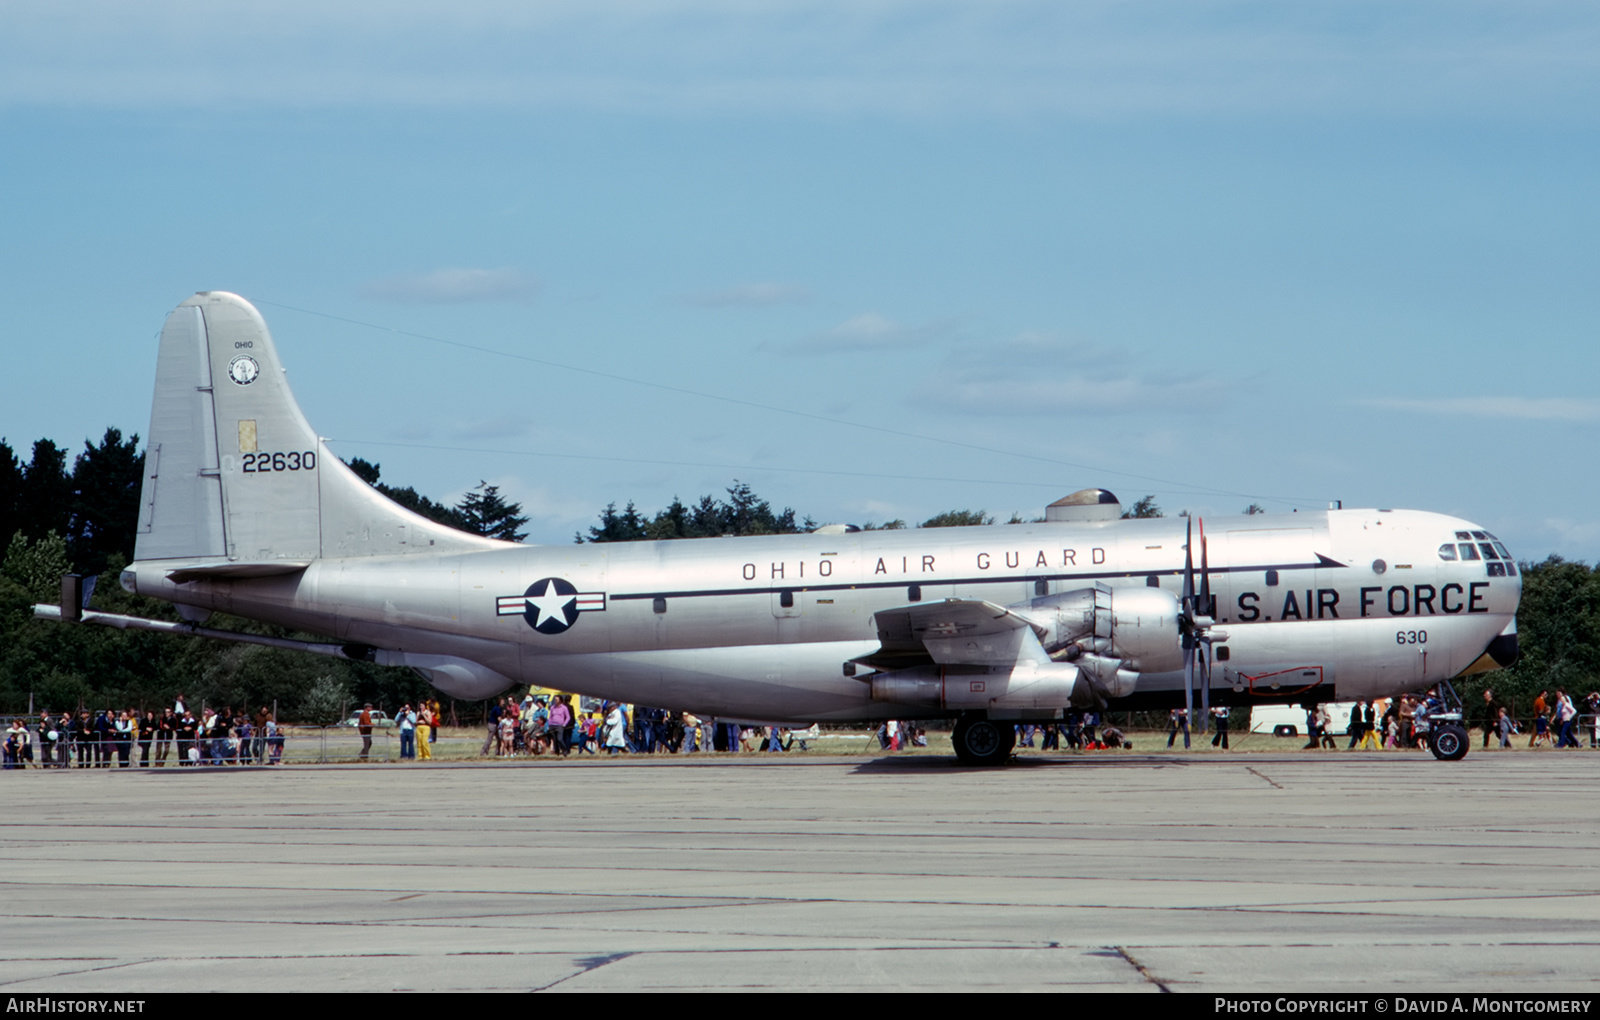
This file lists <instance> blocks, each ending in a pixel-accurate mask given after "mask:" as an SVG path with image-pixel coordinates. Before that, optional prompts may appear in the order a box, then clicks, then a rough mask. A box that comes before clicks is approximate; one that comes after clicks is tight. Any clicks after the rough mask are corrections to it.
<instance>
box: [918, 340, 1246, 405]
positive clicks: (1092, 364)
mask: <svg viewBox="0 0 1600 1020" xmlns="http://www.w3.org/2000/svg"><path fill="white" fill-rule="evenodd" d="M1225 396H1226V390H1225V387H1224V386H1223V384H1222V383H1221V382H1220V381H1218V380H1216V379H1213V378H1211V377H1210V376H1206V375H1202V374H1199V373H1197V372H1194V371H1191V370H1188V369H1183V368H1180V369H1176V370H1175V369H1173V368H1170V367H1162V368H1159V369H1155V370H1143V369H1142V368H1141V366H1140V359H1139V358H1138V357H1137V356H1135V355H1133V354H1131V353H1130V352H1127V351H1122V350H1117V349H1115V348H1110V347H1106V346H1104V345H1101V344H1095V343H1092V342H1089V341H1084V340H1073V339H1063V338H1056V337H1052V336H1050V335H1049V334H1044V333H1032V332H1030V333H1022V334H1020V335H1018V336H1016V337H1013V338H1011V339H1009V340H1004V341H1001V342H998V343H989V344H981V345H974V344H961V345H958V346H957V347H956V348H955V349H953V350H952V351H951V352H950V353H949V354H948V355H947V356H946V357H945V359H944V360H943V361H942V362H941V363H940V364H939V366H938V367H936V368H935V369H934V371H933V372H932V373H930V374H929V376H928V378H927V379H926V380H925V381H924V382H923V383H921V384H919V385H918V386H917V387H916V388H915V390H914V393H913V396H912V397H911V398H910V399H911V400H913V401H914V402H915V403H917V404H918V405H919V406H936V407H941V408H946V409H949V410H952V411H963V412H966V413H968V414H982V415H1030V414H1056V415H1059V414H1084V413H1092V414H1100V415H1106V414H1121V413H1164V412H1168V411H1191V412H1192V411H1201V410H1205V409H1206V408H1209V407H1215V406H1217V404H1218V403H1219V402H1221V401H1222V400H1223V399H1224V398H1225Z"/></svg>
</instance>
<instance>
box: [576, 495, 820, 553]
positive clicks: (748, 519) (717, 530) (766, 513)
mask: <svg viewBox="0 0 1600 1020" xmlns="http://www.w3.org/2000/svg"><path fill="white" fill-rule="evenodd" d="M727 493H728V498H727V499H725V500H720V499H717V498H715V497H713V496H710V495H705V496H701V497H700V499H699V501H698V502H696V503H695V504H694V505H693V506H687V505H685V504H684V502H683V501H682V500H681V499H679V498H678V497H677V496H674V497H672V502H671V503H670V504H668V505H667V506H666V507H665V508H664V509H662V510H659V511H657V512H656V513H655V514H654V515H653V516H648V517H647V516H646V515H644V514H642V513H640V512H639V509H638V507H636V506H635V505H634V504H633V503H632V502H631V501H630V502H629V503H628V505H627V507H626V508H625V509H624V510H622V511H621V512H620V513H619V512H618V511H617V504H616V503H608V504H606V508H605V509H604V510H602V511H600V523H599V524H598V525H591V526H590V528H589V537H588V539H587V541H590V542H637V541H640V540H644V539H670V538H715V537H717V536H719V535H792V534H798V533H800V532H803V531H810V530H812V529H813V528H815V527H816V523H815V522H814V521H812V520H811V518H810V517H807V518H805V519H804V520H796V514H795V512H794V510H793V509H791V508H789V507H784V508H783V509H782V510H781V511H774V510H773V509H772V504H771V503H769V502H768V501H767V500H764V499H762V498H761V497H760V496H758V495H756V493H755V491H754V490H753V489H752V488H751V487H750V486H749V485H748V484H746V483H744V482H740V481H738V480H735V481H734V483H733V485H732V486H730V487H729V488H728V489H727ZM574 537H575V538H576V540H577V541H578V542H583V541H585V539H584V536H583V535H582V534H581V533H580V534H578V535H576V536H574Z"/></svg>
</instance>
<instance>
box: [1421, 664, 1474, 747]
mask: <svg viewBox="0 0 1600 1020" xmlns="http://www.w3.org/2000/svg"><path fill="white" fill-rule="evenodd" d="M1437 691H1438V693H1437V694H1435V695H1433V696H1431V697H1429V698H1428V700H1427V701H1425V702H1423V704H1422V708H1421V709H1419V710H1418V711H1417V714H1416V716H1415V722H1416V724H1417V729H1418V730H1419V731H1421V730H1424V728H1425V731H1426V733H1427V737H1428V750H1430V751H1432V752H1433V756H1434V757H1435V758H1437V759H1439V760H1440V761H1460V760H1461V759H1462V758H1465V757H1466V756H1467V748H1468V747H1470V746H1471V741H1469V740H1468V739H1467V727H1466V722H1465V720H1466V710H1465V709H1464V708H1463V707H1462V704H1461V696H1460V695H1458V694H1457V693H1456V689H1455V688H1454V687H1452V686H1450V681H1448V680H1441V681H1439V686H1438V688H1437Z"/></svg>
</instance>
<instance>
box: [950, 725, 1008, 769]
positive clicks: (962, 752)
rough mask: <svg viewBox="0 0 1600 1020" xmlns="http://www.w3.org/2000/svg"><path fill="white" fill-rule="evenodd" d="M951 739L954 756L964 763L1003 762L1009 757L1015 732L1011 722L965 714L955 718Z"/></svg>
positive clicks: (973, 764) (976, 765)
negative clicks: (957, 718)
mask: <svg viewBox="0 0 1600 1020" xmlns="http://www.w3.org/2000/svg"><path fill="white" fill-rule="evenodd" d="M950 742H951V743H952V744H953V745H954V746H955V751H956V758H957V759H959V760H960V762H961V764H963V765H969V766H973V767H981V766H987V765H1004V764H1005V763H1006V762H1008V761H1010V760H1011V749H1012V748H1013V747H1014V746H1016V742H1017V732H1016V730H1015V729H1013V728H1012V726H1011V724H1010V723H1001V722H995V721H994V720H992V719H984V718H981V717H979V718H974V717H972V716H964V717H962V718H961V719H959V720H957V721H956V728H955V731H954V732H953V733H951V734H950Z"/></svg>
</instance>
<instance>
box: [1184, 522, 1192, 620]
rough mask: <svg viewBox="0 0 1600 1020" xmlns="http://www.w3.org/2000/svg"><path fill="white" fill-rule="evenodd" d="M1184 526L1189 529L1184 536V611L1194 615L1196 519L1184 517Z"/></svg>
mask: <svg viewBox="0 0 1600 1020" xmlns="http://www.w3.org/2000/svg"><path fill="white" fill-rule="evenodd" d="M1184 520H1185V522H1186V523H1185V524H1184V527H1185V528H1186V529H1187V531H1186V533H1185V534H1184V538H1183V601H1182V605H1183V613H1184V615H1185V616H1187V617H1190V622H1193V617H1194V519H1193V518H1189V517H1186V518H1184Z"/></svg>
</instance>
